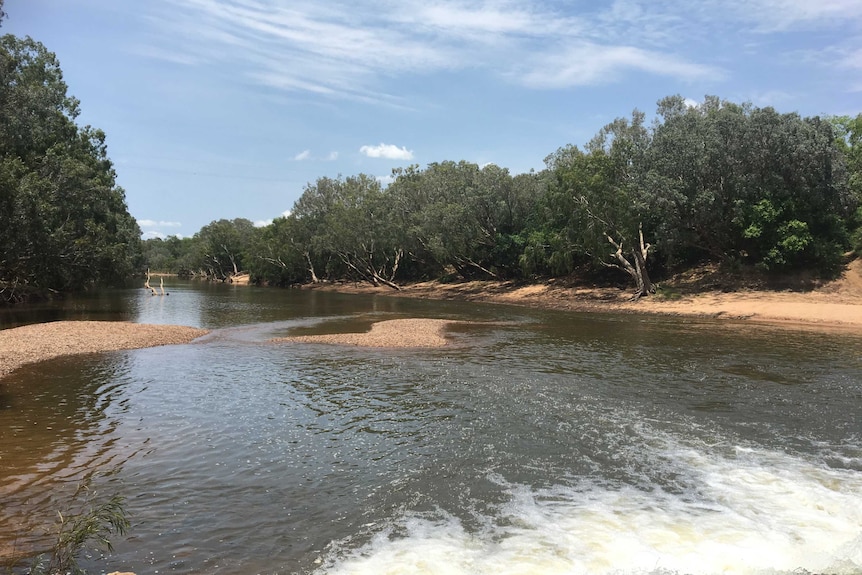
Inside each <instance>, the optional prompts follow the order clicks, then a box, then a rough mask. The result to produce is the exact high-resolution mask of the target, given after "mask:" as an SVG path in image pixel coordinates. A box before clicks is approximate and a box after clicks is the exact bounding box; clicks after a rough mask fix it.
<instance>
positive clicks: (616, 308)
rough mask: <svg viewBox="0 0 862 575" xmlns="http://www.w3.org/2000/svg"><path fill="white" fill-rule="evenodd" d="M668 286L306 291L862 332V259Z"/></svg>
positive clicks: (332, 287)
mask: <svg viewBox="0 0 862 575" xmlns="http://www.w3.org/2000/svg"><path fill="white" fill-rule="evenodd" d="M666 287H667V288H668V289H667V290H663V291H664V293H666V294H669V295H665V296H662V295H656V296H650V297H645V298H641V299H640V300H639V301H637V302H632V301H630V295H631V293H630V291H627V290H621V289H616V288H605V287H584V286H569V285H565V283H564V282H561V281H549V282H544V283H539V284H528V285H524V284H515V283H512V282H491V281H471V282H457V283H440V282H423V283H416V284H411V285H407V286H404V287H403V288H402V289H401V290H400V291H394V290H392V289H391V288H387V287H373V286H368V285H365V284H321V285H315V286H307V287H306V289H316V290H324V291H339V292H346V293H373V294H381V295H386V296H394V297H415V298H426V299H455V300H466V301H481V302H492V303H505V304H513V305H523V306H528V307H535V308H542V309H560V310H570V311H585V312H623V313H646V314H650V313H654V314H666V315H676V316H688V317H708V318H722V319H734V320H750V321H754V322H763V323H771V324H793V325H796V326H805V327H808V328H812V329H824V330H833V329H841V330H850V331H858V332H859V333H862V260H855V261H853V262H851V263H850V264H849V265H848V267H847V269H846V271H845V272H844V274H843V275H842V276H841V277H840V278H839V279H837V280H834V281H831V282H827V283H824V284H822V285H819V286H818V287H816V288H814V289H809V290H805V291H793V290H752V289H735V290H734V291H724V290H723V289H709V288H704V289H699V288H698V289H694V288H693V287H692V286H691V285H686V284H684V283H679V284H675V283H669V284H667V285H666ZM725 289H726V288H725Z"/></svg>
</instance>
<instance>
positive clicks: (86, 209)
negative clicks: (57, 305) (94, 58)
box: [0, 4, 141, 302]
mask: <svg viewBox="0 0 862 575" xmlns="http://www.w3.org/2000/svg"><path fill="white" fill-rule="evenodd" d="M0 13H2V4H0ZM0 17H2V14H0ZM78 106H79V104H78V101H77V100H76V99H75V98H73V97H71V96H69V95H68V94H67V87H66V84H65V83H64V81H63V74H62V71H61V70H60V65H59V63H58V61H57V58H56V56H55V55H54V54H52V53H51V52H49V51H48V50H47V49H46V48H45V47H44V46H43V45H42V44H40V43H39V42H36V41H34V40H32V39H31V38H29V37H28V38H23V39H22V38H18V37H15V36H12V35H9V34H7V35H4V36H2V37H0V302H16V301H23V300H26V299H29V298H32V297H44V296H46V295H49V294H51V293H62V292H67V291H73V290H78V289H82V288H85V287H87V286H89V285H93V284H95V283H113V282H118V281H121V280H123V279H124V278H125V277H126V276H128V275H129V274H130V273H132V272H133V271H134V270H135V269H136V267H137V266H138V265H139V264H140V243H141V241H140V234H141V232H140V229H139V227H138V225H137V222H135V220H134V218H132V216H131V215H130V214H129V213H128V209H127V207H126V202H125V195H124V192H123V190H122V188H120V187H118V186H117V185H116V174H115V172H114V169H113V166H112V164H111V161H110V160H109V159H108V156H107V148H106V144H105V134H104V132H102V131H101V130H98V129H95V128H92V127H90V126H84V127H79V126H78V125H77V124H76V123H75V119H76V118H77V116H78V113H79V108H78Z"/></svg>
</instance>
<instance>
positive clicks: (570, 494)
mask: <svg viewBox="0 0 862 575" xmlns="http://www.w3.org/2000/svg"><path fill="white" fill-rule="evenodd" d="M169 291H171V296H170V297H166V298H152V297H150V296H146V295H145V294H144V292H143V291H142V290H138V291H119V292H111V293H105V294H100V295H99V297H96V298H92V299H89V300H79V301H77V302H68V303H67V304H64V306H63V308H62V309H56V308H55V309H43V310H41V311H39V312H38V313H39V314H41V316H40V317H31V318H27V317H24V318H21V317H20V316H16V318H14V322H17V323H20V322H21V321H28V320H30V321H32V320H35V319H44V318H45V317H52V318H57V317H74V318H77V319H93V318H94V317H98V318H103V319H107V318H112V319H132V320H135V321H142V322H148V323H179V324H185V325H193V326H199V327H206V328H210V329H213V330H214V332H213V333H212V334H211V335H210V336H208V337H207V338H205V339H204V340H202V341H199V342H195V343H193V344H189V345H182V346H173V347H164V348H152V349H144V350H134V351H125V352H115V353H109V354H97V355H90V356H82V357H76V358H62V359H58V360H55V361H51V362H46V363H43V364H39V365H34V366H28V367H26V368H24V369H22V370H19V371H18V372H16V373H14V374H13V375H12V376H10V377H9V378H7V379H6V380H4V381H3V382H2V384H0V407H2V409H0V502H2V506H0V548H2V547H6V548H8V547H10V546H17V547H18V548H25V547H26V548H29V547H31V546H32V547H35V548H39V547H40V546H44V545H45V542H44V539H41V538H39V537H36V536H35V534H38V533H39V532H40V531H43V530H44V529H45V528H47V527H50V524H51V522H52V521H53V518H54V517H55V516H56V515H55V514H56V509H57V508H62V507H64V506H69V505H71V503H70V497H71V492H72V491H73V489H74V486H75V485H77V484H78V482H79V481H80V479H81V478H82V477H84V476H86V475H88V474H90V473H92V472H94V471H100V472H103V473H104V475H99V476H97V477H96V478H95V479H94V480H93V486H94V487H93V488H94V489H95V490H96V491H97V494H101V493H104V494H110V493H115V492H119V493H121V494H123V495H124V496H125V498H126V508H127V510H128V512H129V514H130V516H131V519H132V528H131V530H130V533H129V534H128V537H127V538H123V539H121V540H117V541H116V542H115V549H114V553H113V554H111V555H109V556H107V557H102V556H100V555H99V554H93V556H92V558H91V559H88V560H85V562H84V565H85V566H86V567H88V568H89V570H90V571H91V572H100V571H104V572H107V571H112V570H134V571H136V572H138V573H155V572H159V573H169V572H170V573H224V574H234V573H236V574H240V573H243V574H245V573H307V572H315V573H375V574H376V573H387V572H388V573H488V574H498V573H519V574H521V573H542V574H545V573H669V572H678V573H767V572H768V573H775V572H778V573H790V572H793V571H796V570H799V569H804V570H808V571H811V572H836V573H862V415H860V414H862V338H858V337H854V336H851V335H847V334H843V335H842V334H831V335H830V334H826V335H824V334H816V333H811V332H797V331H792V330H780V329H773V328H766V327H763V326H755V325H750V324H729V323H725V322H717V323H710V322H693V321H682V320H678V319H662V318H650V317H638V316H589V315H578V314H565V313H560V312H554V313H544V312H537V311H531V310H524V309H518V308H512V307H506V306H493V305H476V304H457V303H443V302H419V301H411V300H404V299H398V298H385V297H365V296H344V295H336V294H321V293H314V294H309V293H306V292H295V291H281V290H262V289H256V288H248V289H246V288H240V289H236V288H231V287H225V286H201V285H196V284H191V283H182V284H173V285H171V286H169ZM413 316H424V317H442V318H451V319H459V320H465V321H468V322H472V323H471V325H466V326H462V327H459V328H457V329H456V330H455V331H454V332H453V333H452V338H453V345H452V346H450V347H448V348H445V349H433V350H370V349H358V348H342V347H336V346H319V345H310V344H279V345H274V344H271V343H268V340H269V339H270V338H272V337H276V336H281V335H286V334H288V333H293V332H294V331H296V330H298V329H302V330H304V331H306V332H307V331H319V332H323V331H337V330H349V329H362V328H363V327H364V326H367V325H368V324H369V323H370V322H371V321H373V320H375V319H391V318H397V317H413ZM0 321H5V322H6V325H10V324H11V323H13V319H12V318H10V317H8V316H7V317H6V318H5V320H4V319H2V318H0Z"/></svg>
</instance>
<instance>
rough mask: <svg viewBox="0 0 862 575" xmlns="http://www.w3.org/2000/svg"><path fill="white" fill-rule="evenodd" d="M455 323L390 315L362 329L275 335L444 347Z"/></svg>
mask: <svg viewBox="0 0 862 575" xmlns="http://www.w3.org/2000/svg"><path fill="white" fill-rule="evenodd" d="M454 323H457V322H455V321H453V320H447V319H425V318H410V319H390V320H385V321H378V322H376V323H374V324H372V325H371V330H370V331H367V332H363V333H332V334H320V335H297V336H289V337H280V338H276V339H273V340H272V341H274V342H296V343H329V344H338V345H353V346H361V347H389V348H393V347H443V346H445V345H446V344H447V343H448V341H449V340H447V339H446V336H445V332H446V328H447V327H448V326H450V325H452V324H454Z"/></svg>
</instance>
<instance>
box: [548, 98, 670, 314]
mask: <svg viewBox="0 0 862 575" xmlns="http://www.w3.org/2000/svg"><path fill="white" fill-rule="evenodd" d="M643 120H644V116H643V114H642V113H641V112H638V111H637V110H635V112H634V113H633V114H632V119H631V121H629V120H628V119H625V118H618V119H617V120H615V121H614V122H612V123H610V124H608V125H607V126H605V127H604V128H602V130H601V131H600V132H599V133H598V134H597V135H596V136H595V137H594V138H593V139H592V140H591V141H590V142H589V144H588V145H587V151H586V152H581V151H580V150H578V149H577V148H575V147H572V146H570V147H567V148H562V149H560V150H558V151H557V153H556V154H555V155H553V156H550V157H549V158H548V159H547V160H546V162H547V164H548V170H549V171H550V172H551V173H552V174H553V178H552V179H551V180H550V181H551V182H552V186H553V187H554V189H555V191H554V192H552V194H553V195H555V196H556V197H557V198H558V201H560V202H561V203H562V204H563V205H565V206H566V207H568V208H570V209H571V215H570V216H569V220H568V222H567V225H566V227H567V228H568V230H569V231H568V233H569V234H571V237H572V239H574V241H575V242H576V244H577V246H578V248H579V249H580V250H581V251H582V253H586V254H589V255H590V256H591V257H592V259H593V261H594V262H596V263H598V264H600V265H602V266H606V267H613V268H617V269H620V270H622V271H624V272H625V273H627V274H628V275H629V276H630V277H631V278H632V280H633V281H634V282H635V285H636V286H637V289H636V291H635V293H634V295H633V297H634V298H639V297H641V296H643V295H647V294H649V293H653V292H654V291H655V287H654V286H653V283H652V281H651V279H650V276H649V272H648V269H647V258H648V257H649V254H650V249H651V248H652V245H651V244H650V243H647V242H646V241H645V239H644V229H643V228H644V222H648V221H649V219H650V218H654V217H655V214H654V213H651V212H650V209H651V208H652V207H653V206H652V205H651V200H652V197H653V195H654V194H653V190H652V189H651V187H650V186H649V180H648V179H647V178H646V174H647V169H646V152H647V150H648V147H649V144H650V134H649V132H648V130H647V129H646V128H645V127H644V125H643ZM608 245H610V246H611V251H610V252H609V251H608V247H607V246H608Z"/></svg>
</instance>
